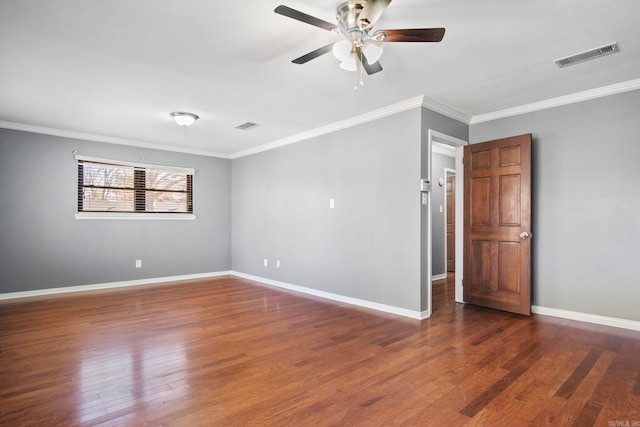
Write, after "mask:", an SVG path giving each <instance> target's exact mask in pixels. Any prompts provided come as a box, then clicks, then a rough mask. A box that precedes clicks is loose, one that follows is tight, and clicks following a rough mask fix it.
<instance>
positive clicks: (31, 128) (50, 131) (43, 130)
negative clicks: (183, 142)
mask: <svg viewBox="0 0 640 427" xmlns="http://www.w3.org/2000/svg"><path fill="white" fill-rule="evenodd" d="M0 128H4V129H11V130H19V131H25V132H33V133H40V134H44V135H52V136H61V137H64V138H72V139H82V140H86V141H95V142H105V143H107V144H117V145H127V146H130V147H139V148H149V149H154V150H163V151H173V152H178V153H185V154H195V155H198V156H207V157H219V158H222V159H229V158H231V157H230V156H229V155H228V154H222V153H216V152H213V151H208V150H199V149H197V148H188V147H178V146H177V145H169V144H158V143H154V142H146V141H136V140H133V139H125V138H116V137H113V136H106V135H97V134H93V133H86V132H77V131H73V130H64V129H57V128H50V127H45V126H36V125H29V124H24V123H15V122H7V121H3V120H0Z"/></svg>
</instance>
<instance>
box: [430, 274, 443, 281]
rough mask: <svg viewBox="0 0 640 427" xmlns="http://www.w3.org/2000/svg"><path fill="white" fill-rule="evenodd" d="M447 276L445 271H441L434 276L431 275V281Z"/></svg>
mask: <svg viewBox="0 0 640 427" xmlns="http://www.w3.org/2000/svg"><path fill="white" fill-rule="evenodd" d="M446 278H447V273H443V274H436V275H434V276H431V281H432V282H433V281H436V280H442V279H446Z"/></svg>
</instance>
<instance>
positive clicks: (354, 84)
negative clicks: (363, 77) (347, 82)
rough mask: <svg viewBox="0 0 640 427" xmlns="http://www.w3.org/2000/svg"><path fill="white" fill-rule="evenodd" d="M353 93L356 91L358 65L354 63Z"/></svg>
mask: <svg viewBox="0 0 640 427" xmlns="http://www.w3.org/2000/svg"><path fill="white" fill-rule="evenodd" d="M353 91H354V92H357V91H358V64H357V63H356V70H355V71H354V72H353Z"/></svg>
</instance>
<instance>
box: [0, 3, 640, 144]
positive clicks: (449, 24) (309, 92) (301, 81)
mask: <svg viewBox="0 0 640 427" xmlns="http://www.w3.org/2000/svg"><path fill="white" fill-rule="evenodd" d="M278 4H285V5H287V6H290V7H292V8H295V9H298V10H300V11H303V12H305V13H308V14H310V15H313V16H316V17H318V18H321V19H324V20H326V21H330V22H334V15H335V6H336V4H337V1H331V0H329V1H327V0H324V1H321V0H306V1H303V0H248V1H234V0H227V1H222V0H211V1H205V0H180V1H176V0H172V1H169V0H0V121H1V122H3V124H4V125H5V127H11V126H13V127H18V125H29V126H31V127H37V126H40V127H46V128H54V129H61V130H64V131H74V132H81V133H88V134H93V135H100V136H104V137H109V138H112V139H115V138H121V139H125V140H130V141H136V142H142V143H154V144H161V145H165V146H171V147H173V148H175V149H183V150H185V151H191V152H203V153H220V154H222V155H231V154H233V153H238V152H241V151H244V150H248V149H251V148H253V147H257V146H261V145H263V144H267V143H273V142H274V141H278V140H282V139H286V138H290V137H292V136H294V135H296V134H299V133H302V132H305V131H309V130H312V129H315V128H319V127H323V126H327V125H330V124H332V123H335V122H340V121H343V120H347V119H349V118H352V117H355V116H359V115H362V114H365V113H368V112H370V111H373V110H376V109H379V108H382V107H385V106H388V105H391V104H395V103H398V102H402V101H405V100H408V99H414V98H416V97H419V96H423V95H424V97H425V98H426V99H428V100H431V101H434V102H436V103H439V104H441V105H444V106H448V107H451V108H452V109H454V110H456V111H458V112H459V113H461V114H462V115H463V116H467V117H474V116H480V115H485V114H487V113H491V112H495V111H499V110H503V109H508V108H513V107H517V106H521V105H525V104H530V103H535V102H540V101H544V100H547V99H550V98H555V97H559V96H566V95H570V94H574V93H577V92H582V91H587V90H591V89H594V88H600V87H603V86H607V85H614V84H619V83H623V82H628V81H632V80H637V79H638V78H640V21H639V19H640V1H638V0H615V1H613V0H535V1H531V0H394V1H393V2H392V3H391V4H390V6H389V7H388V8H387V10H386V11H385V13H384V15H383V16H382V18H381V19H380V20H379V21H378V22H377V23H376V25H375V28H376V29H384V28H387V29H389V28H423V27H445V28H446V34H445V36H444V39H443V41H442V42H441V43H388V44H386V45H385V52H384V55H383V56H382V58H381V60H380V62H381V63H382V65H383V67H384V70H383V71H382V72H380V73H378V74H375V75H372V76H366V75H365V77H364V80H365V85H364V86H363V87H361V88H360V89H359V90H358V91H357V92H354V91H353V85H354V74H353V73H349V72H346V71H343V70H341V69H339V68H338V62H337V60H336V59H335V58H334V57H333V56H332V55H331V54H327V55H324V56H322V57H320V58H317V59H315V60H313V61H311V62H309V63H307V64H305V65H296V64H292V63H291V60H292V59H294V58H296V57H298V56H301V55H303V54H305V53H307V52H309V51H311V50H314V49H316V48H318V47H320V46H323V45H325V44H327V43H330V42H332V41H334V40H335V41H337V40H339V39H340V38H339V37H340V36H338V35H336V34H333V33H331V32H327V31H324V30H321V29H319V28H317V27H313V26H310V25H306V24H304V23H301V22H298V21H295V20H292V19H289V18H286V17H284V16H281V15H277V14H275V13H274V12H273V9H274V8H275V7H276V6H277V5H278ZM611 42H618V43H619V46H620V52H619V53H616V54H614V55H610V56H605V57H603V58H600V59H597V60H594V61H588V62H585V63H582V64H578V65H574V66H571V67H568V68H564V69H559V68H558V67H557V66H556V65H555V64H554V62H553V60H555V59H558V58H560V57H564V56H568V55H571V54H574V53H578V52H581V51H584V50H588V49H592V48H595V47H599V46H602V45H605V44H608V43H611ZM172 111H189V112H193V113H196V114H198V115H200V120H199V121H198V122H196V124H195V125H193V126H192V127H190V128H182V127H178V126H177V125H175V124H174V123H173V122H172V121H171V119H170V117H169V113H170V112H172ZM246 121H253V122H256V123H259V124H260V126H258V127H255V128H253V129H252V130H248V131H241V130H237V129H234V127H235V126H237V125H240V124H242V123H244V122H246Z"/></svg>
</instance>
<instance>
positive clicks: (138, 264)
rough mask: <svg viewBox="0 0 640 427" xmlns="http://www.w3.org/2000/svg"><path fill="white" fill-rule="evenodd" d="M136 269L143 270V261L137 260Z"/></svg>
mask: <svg viewBox="0 0 640 427" xmlns="http://www.w3.org/2000/svg"><path fill="white" fill-rule="evenodd" d="M136 268H142V260H141V259H137V260H136Z"/></svg>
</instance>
